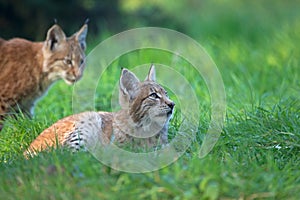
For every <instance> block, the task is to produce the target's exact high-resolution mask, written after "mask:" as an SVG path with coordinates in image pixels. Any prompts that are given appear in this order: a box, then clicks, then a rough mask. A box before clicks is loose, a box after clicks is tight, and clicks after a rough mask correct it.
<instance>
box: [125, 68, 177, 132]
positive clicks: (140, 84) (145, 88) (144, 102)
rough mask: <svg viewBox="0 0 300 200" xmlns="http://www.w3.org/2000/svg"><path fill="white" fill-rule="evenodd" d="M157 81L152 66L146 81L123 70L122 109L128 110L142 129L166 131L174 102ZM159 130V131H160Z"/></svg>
mask: <svg viewBox="0 0 300 200" xmlns="http://www.w3.org/2000/svg"><path fill="white" fill-rule="evenodd" d="M155 81H156V75H155V67H154V66H153V65H152V66H151V68H150V71H149V73H148V75H147V77H146V80H145V81H139V79H138V78H137V77H136V76H135V75H134V74H133V73H132V72H130V71H129V70H128V69H123V70H122V75H121V78H120V91H119V102H120V105H121V107H122V109H128V110H129V114H130V117H131V119H132V121H133V122H134V123H135V124H136V125H137V126H140V127H141V128H142V129H144V130H146V129H149V130H150V131H151V130H152V131H153V128H154V129H156V130H157V131H161V129H166V128H167V126H168V122H169V120H170V118H171V115H172V113H173V108H174V106H175V104H174V102H173V101H172V100H170V99H169V97H168V95H167V92H166V90H165V89H164V88H163V87H162V86H161V85H159V84H158V83H156V82H155ZM158 129H159V130H158Z"/></svg>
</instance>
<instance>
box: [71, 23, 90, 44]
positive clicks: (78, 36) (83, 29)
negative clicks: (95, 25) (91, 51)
mask: <svg viewBox="0 0 300 200" xmlns="http://www.w3.org/2000/svg"><path fill="white" fill-rule="evenodd" d="M87 32H88V25H87V24H84V25H83V26H82V27H81V29H80V30H79V31H78V32H77V33H75V34H74V35H75V39H76V40H77V41H78V42H79V44H80V47H81V48H82V50H85V49H86V42H85V39H86V36H87Z"/></svg>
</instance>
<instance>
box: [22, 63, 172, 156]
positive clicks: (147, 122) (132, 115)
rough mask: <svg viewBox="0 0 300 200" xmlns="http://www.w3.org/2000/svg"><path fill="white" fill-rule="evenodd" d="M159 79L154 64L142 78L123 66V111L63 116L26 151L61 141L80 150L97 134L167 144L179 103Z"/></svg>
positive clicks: (151, 144)
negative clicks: (170, 121) (174, 100)
mask: <svg viewBox="0 0 300 200" xmlns="http://www.w3.org/2000/svg"><path fill="white" fill-rule="evenodd" d="M155 79H156V78H155V68H154V66H151V68H150V71H149V73H148V75H147V77H146V80H145V81H142V82H140V81H139V79H138V78H137V77H136V76H135V75H134V74H133V73H132V72H130V71H129V70H127V69H123V70H122V73H121V78H120V83H119V103H120V105H121V110H120V111H118V112H114V113H109V112H84V113H80V114H76V115H72V116H69V117H66V118H64V119H61V120H59V121H58V122H56V123H55V124H53V125H52V126H50V127H49V128H47V129H46V130H44V131H43V132H42V133H41V134H40V135H39V136H38V137H37V138H36V139H35V140H34V141H33V142H32V143H31V144H30V147H29V148H28V149H27V151H26V152H25V153H24V155H25V156H27V155H34V154H35V153H36V152H38V151H42V150H45V149H46V148H48V147H56V146H57V145H60V146H66V147H69V148H71V149H72V150H79V149H80V148H82V147H84V146H85V145H86V144H87V143H89V142H90V141H91V140H95V139H96V138H97V139H98V140H100V143H101V144H102V145H106V144H109V143H111V142H113V143H118V144H125V143H129V142H134V141H135V140H144V141H145V143H146V145H147V146H148V147H154V146H156V145H157V144H166V143H167V142H168V137H167V134H168V123H169V120H170V117H171V115H172V113H173V108H174V105H175V104H174V102H173V101H171V100H170V99H169V97H168V95H167V92H166V90H165V89H164V88H163V87H162V86H160V85H159V84H157V83H156V82H155ZM57 142H58V144H57Z"/></svg>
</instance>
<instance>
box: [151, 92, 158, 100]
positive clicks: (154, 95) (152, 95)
mask: <svg viewBox="0 0 300 200" xmlns="http://www.w3.org/2000/svg"><path fill="white" fill-rule="evenodd" d="M149 97H151V98H154V99H159V96H158V95H157V94H156V93H155V92H153V93H151V94H150V95H149Z"/></svg>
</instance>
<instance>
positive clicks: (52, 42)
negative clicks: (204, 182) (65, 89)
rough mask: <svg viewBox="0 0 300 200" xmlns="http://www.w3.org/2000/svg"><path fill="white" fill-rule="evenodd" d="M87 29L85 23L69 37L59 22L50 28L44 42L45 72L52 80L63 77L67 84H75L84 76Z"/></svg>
mask: <svg viewBox="0 0 300 200" xmlns="http://www.w3.org/2000/svg"><path fill="white" fill-rule="evenodd" d="M87 30H88V26H87V24H84V25H83V26H82V27H81V29H80V30H79V31H78V32H76V33H75V34H74V35H72V36H71V37H68V38H67V37H66V35H65V33H64V32H63V30H62V29H61V28H60V27H59V26H58V25H57V24H55V25H53V26H52V27H51V28H50V29H49V30H48V32H47V38H46V40H45V42H44V44H43V56H44V58H43V59H44V62H43V72H44V73H46V74H47V76H48V78H49V80H50V81H52V82H53V81H56V80H58V79H63V80H64V81H65V82H66V83H67V84H73V83H74V82H76V81H77V80H79V79H80V78H81V77H82V74H83V70H84V68H85V53H84V51H85V49H86V42H85V38H86V35H87Z"/></svg>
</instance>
